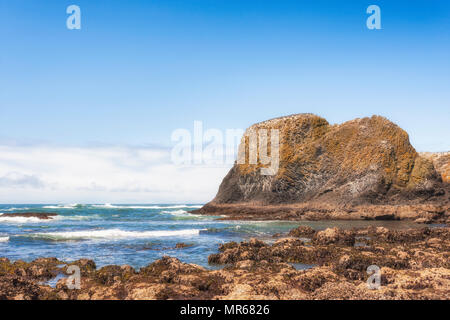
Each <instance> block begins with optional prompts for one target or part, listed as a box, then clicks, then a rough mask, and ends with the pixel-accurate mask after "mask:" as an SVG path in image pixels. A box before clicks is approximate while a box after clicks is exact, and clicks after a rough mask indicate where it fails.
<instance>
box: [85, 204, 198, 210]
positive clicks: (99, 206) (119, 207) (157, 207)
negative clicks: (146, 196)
mask: <svg viewBox="0 0 450 320" xmlns="http://www.w3.org/2000/svg"><path fill="white" fill-rule="evenodd" d="M92 207H95V208H105V209H179V208H201V207H202V206H201V205H187V204H179V205H169V206H159V205H145V206H133V205H130V206H128V205H113V204H110V203H105V204H93V205H92Z"/></svg>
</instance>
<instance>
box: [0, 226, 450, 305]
mask: <svg viewBox="0 0 450 320" xmlns="http://www.w3.org/2000/svg"><path fill="white" fill-rule="evenodd" d="M177 247H178V248H180V250H183V248H184V246H183V245H182V244H180V245H179V246H177ZM205 258H206V257H205ZM208 262H209V263H210V264H212V265H215V266H216V267H219V266H220V269H216V270H210V269H206V268H203V267H201V266H198V265H194V264H186V263H183V262H181V261H179V260H178V259H176V258H172V257H163V258H162V259H159V260H157V261H155V262H153V263H151V264H149V265H147V266H146V267H143V268H141V269H140V270H135V269H133V268H132V267H131V266H128V265H123V266H117V265H112V266H105V267H102V268H96V265H95V262H94V261H92V260H88V259H81V260H77V261H74V262H71V263H66V262H63V261H59V260H58V259H56V258H41V259H37V260H34V261H32V262H24V261H20V260H19V261H15V262H12V261H9V260H8V259H6V258H0V299H15V300H21V299H27V300H28V299H40V300H67V299H73V300H105V299H108V300H109V299H120V300H124V299H126V300H129V299H133V300H136V299H224V300H232V299H450V229H449V228H447V227H440V228H429V227H423V228H420V229H410V230H389V229H386V228H383V227H378V228H374V227H368V228H362V229H353V230H341V229H338V228H328V229H326V230H322V231H315V230H313V229H311V228H309V227H305V226H302V227H299V228H296V229H293V230H291V231H290V232H289V234H284V235H275V236H274V238H273V241H269V242H267V241H266V242H263V241H261V240H258V239H250V240H249V241H244V242H241V243H236V242H229V243H224V244H222V245H220V246H219V248H218V253H216V254H212V255H210V256H209V257H208ZM71 265H77V266H78V267H79V268H80V271H81V287H80V289H70V288H69V287H68V282H67V279H65V278H64V277H67V271H68V268H69V267H70V266H71ZM372 265H375V266H378V267H379V268H380V269H379V270H380V285H381V286H380V287H379V289H369V288H368V286H367V279H368V277H369V276H370V275H369V274H368V273H367V268H368V267H369V266H372ZM55 277H56V278H55ZM57 279H59V281H57V283H56V285H55V286H50V285H49V280H50V281H56V280H57Z"/></svg>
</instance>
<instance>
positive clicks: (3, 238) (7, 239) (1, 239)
mask: <svg viewBox="0 0 450 320" xmlns="http://www.w3.org/2000/svg"><path fill="white" fill-rule="evenodd" d="M8 241H9V237H0V242H8Z"/></svg>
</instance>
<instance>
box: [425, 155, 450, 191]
mask: <svg viewBox="0 0 450 320" xmlns="http://www.w3.org/2000/svg"><path fill="white" fill-rule="evenodd" d="M420 155H421V156H422V157H424V158H426V159H429V160H431V161H433V164H434V167H435V168H436V171H437V172H438V173H439V174H440V175H441V178H442V181H443V182H445V183H450V152H422V153H420Z"/></svg>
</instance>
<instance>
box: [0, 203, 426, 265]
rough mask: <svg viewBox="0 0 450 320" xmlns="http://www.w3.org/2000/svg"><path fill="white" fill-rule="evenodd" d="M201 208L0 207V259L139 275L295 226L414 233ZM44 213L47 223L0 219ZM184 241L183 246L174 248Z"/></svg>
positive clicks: (399, 224)
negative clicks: (231, 217)
mask: <svg viewBox="0 0 450 320" xmlns="http://www.w3.org/2000/svg"><path fill="white" fill-rule="evenodd" d="M201 206H202V205H201V204H151V205H150V204H142V205H136V204H133V205H125V204H89V205H84V204H83V205H81V204H67V205H61V204H60V205H57V204H46V205H42V204H41V205H29V204H27V205H17V204H15V205H0V257H7V258H9V259H10V260H18V259H22V260H25V261H31V260H34V259H36V258H40V257H56V258H58V259H60V260H63V261H66V262H70V261H74V260H77V259H80V258H88V259H93V260H94V261H95V262H96V264H97V266H98V267H101V266H104V265H111V264H118V265H122V264H129V265H131V266H133V267H135V268H140V267H143V266H146V265H148V264H149V263H151V262H153V261H155V260H156V259H159V258H161V257H162V256H164V255H169V256H172V257H177V258H179V259H180V260H181V261H183V262H188V263H195V264H199V265H202V266H205V267H210V266H208V255H210V254H212V253H217V248H218V246H219V244H221V243H225V242H229V241H237V242H239V241H243V240H248V239H249V238H251V237H257V238H259V239H262V240H265V241H267V242H268V243H270V242H273V241H274V240H275V239H274V238H273V237H272V236H273V235H274V234H278V233H281V234H283V233H287V232H288V231H289V230H290V229H292V228H295V227H297V226H299V225H307V226H311V227H312V228H314V229H316V230H321V229H325V228H327V227H333V226H337V227H340V228H353V227H366V226H368V225H373V226H385V227H388V228H393V229H403V228H411V227H420V225H417V224H414V223H411V222H403V221H301V222H294V221H225V220H218V218H220V217H218V216H204V215H198V214H192V213H190V211H192V210H194V209H197V208H200V207H201ZM12 212H14V213H21V212H42V213H44V212H51V213H56V214H57V216H55V217H52V218H51V219H48V220H41V219H38V218H35V217H2V215H3V214H4V213H12ZM180 242H183V243H185V244H188V245H189V247H185V248H180V249H177V248H175V246H176V244H177V243H180Z"/></svg>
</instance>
